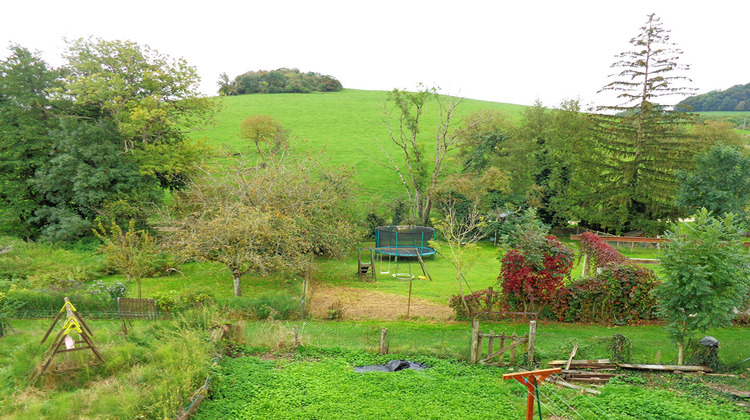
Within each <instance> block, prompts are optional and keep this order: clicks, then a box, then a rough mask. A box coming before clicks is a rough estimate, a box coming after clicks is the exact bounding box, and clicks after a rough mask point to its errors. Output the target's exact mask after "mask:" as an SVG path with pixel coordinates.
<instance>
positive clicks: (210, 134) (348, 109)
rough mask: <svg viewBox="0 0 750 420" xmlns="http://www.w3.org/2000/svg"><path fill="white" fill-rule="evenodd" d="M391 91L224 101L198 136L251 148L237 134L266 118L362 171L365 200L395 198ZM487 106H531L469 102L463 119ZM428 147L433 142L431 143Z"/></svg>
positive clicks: (301, 142) (300, 144)
mask: <svg viewBox="0 0 750 420" xmlns="http://www.w3.org/2000/svg"><path fill="white" fill-rule="evenodd" d="M385 98H386V92H383V91H366V90H352V89H345V90H343V91H340V92H329V93H310V94H294V93H288V94H267V95H261V94H256V95H241V96H229V97H222V98H220V99H219V100H220V101H222V102H223V104H224V106H225V108H224V110H223V111H222V112H221V113H220V114H219V115H218V117H217V118H216V121H215V124H214V125H213V126H212V127H211V128H209V129H208V130H206V131H202V132H200V133H197V134H195V136H194V137H195V138H198V139H206V140H207V141H208V142H209V144H212V145H214V146H217V147H218V146H225V147H230V148H233V149H236V150H248V151H249V152H252V150H253V149H250V148H248V147H249V146H251V144H250V143H249V142H248V141H246V140H242V139H240V138H239V137H238V136H237V134H238V132H239V129H240V123H241V122H242V120H243V119H244V118H246V117H249V116H251V115H256V114H266V115H270V116H271V117H273V118H275V119H276V120H278V121H279V122H281V123H282V124H283V125H284V127H286V128H288V129H290V130H291V137H292V140H291V143H292V145H293V148H294V149H295V150H296V151H298V152H305V151H309V152H312V153H316V154H317V153H320V152H323V153H324V154H323V156H324V157H325V158H327V159H329V160H330V162H331V164H334V165H349V166H351V167H353V168H354V169H356V171H357V173H358V176H357V180H358V181H359V183H360V185H361V187H362V188H363V192H364V194H363V198H366V199H368V200H369V199H376V200H377V197H380V196H384V197H386V198H391V197H393V196H395V195H397V194H400V193H401V192H402V190H401V186H400V185H399V184H398V178H397V177H396V174H395V173H394V172H393V171H390V170H388V169H386V168H384V167H382V166H380V165H379V164H378V163H377V161H378V160H381V161H384V162H385V161H386V158H385V155H384V154H383V152H382V151H381V150H380V148H379V146H378V141H379V142H380V144H382V146H383V147H384V148H385V149H386V150H388V151H389V152H393V153H394V157H400V156H398V155H397V154H396V147H395V145H393V143H392V142H391V140H390V139H389V136H388V130H387V129H386V126H385V124H384V118H385V112H384V110H383V103H384V101H385ZM486 108H493V109H500V110H504V111H507V112H508V113H509V114H511V115H518V114H519V113H520V112H521V111H522V110H523V109H525V108H526V106H523V105H512V104H503V103H497V102H486V101H477V100H470V99H466V100H464V101H463V103H462V104H461V105H460V106H459V107H458V108H457V111H458V112H457V113H458V115H459V116H463V115H467V114H470V113H472V112H474V111H477V110H480V109H486ZM437 118H438V117H437V115H436V108H435V107H434V106H433V107H431V108H428V109H427V112H426V114H425V115H424V118H423V127H424V128H423V132H422V135H423V138H424V140H425V142H430V141H431V139H432V137H433V136H434V133H435V130H434V128H435V127H436V126H437V123H438V119H437ZM427 144H428V145H429V144H430V143H427Z"/></svg>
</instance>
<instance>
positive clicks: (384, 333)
mask: <svg viewBox="0 0 750 420" xmlns="http://www.w3.org/2000/svg"><path fill="white" fill-rule="evenodd" d="M387 337H388V328H383V329H382V330H380V354H388V344H387V340H386V338H387Z"/></svg>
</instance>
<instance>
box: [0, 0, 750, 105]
mask: <svg viewBox="0 0 750 420" xmlns="http://www.w3.org/2000/svg"><path fill="white" fill-rule="evenodd" d="M3 3H6V4H3V5H2V7H0V47H1V48H0V59H3V58H5V57H7V55H8V49H7V47H8V46H10V45H11V43H15V44H19V45H21V46H22V47H25V48H28V49H30V50H36V51H39V52H40V53H41V57H42V58H43V59H44V60H45V61H47V62H48V63H49V64H51V65H52V66H60V65H62V64H63V62H64V61H63V59H62V57H61V55H62V53H63V52H64V50H65V45H66V44H65V39H71V40H72V39H76V38H80V37H84V38H87V37H94V38H102V39H105V40H130V41H134V42H137V43H139V44H145V45H148V46H150V47H151V48H153V49H156V50H158V51H159V52H161V53H163V54H167V55H169V56H171V57H174V58H178V57H181V58H184V59H185V60H187V62H188V63H189V64H190V65H192V66H194V67H196V69H197V70H198V73H199V74H200V75H201V79H202V82H201V86H200V90H201V91H202V92H204V93H205V94H206V95H209V96H213V95H216V93H217V89H218V87H217V80H218V78H219V74H221V73H227V74H228V75H229V76H230V77H231V78H234V77H235V76H237V75H239V74H242V73H245V72H247V71H251V70H274V69H277V68H281V67H288V68H298V69H300V70H301V71H304V72H308V71H314V72H318V73H322V74H328V75H331V76H333V77H335V78H337V79H338V80H339V81H341V83H342V84H343V85H344V87H345V88H351V89H365V90H391V89H394V88H399V89H408V90H413V89H414V88H415V87H416V86H417V84H418V83H423V84H425V85H427V86H436V87H439V88H440V89H441V91H442V92H443V93H446V94H451V95H456V96H461V97H465V98H470V99H481V100H488V101H495V102H507V103H515V104H522V105H532V104H533V103H534V102H535V101H537V100H539V101H541V102H542V103H543V104H545V105H548V106H556V105H558V104H559V103H560V102H561V101H563V100H566V99H580V100H581V102H582V103H583V104H584V105H585V104H597V105H603V104H607V105H614V104H615V103H613V102H612V100H613V99H612V98H607V97H606V96H604V94H597V91H598V90H600V89H601V88H602V87H603V86H604V85H606V84H607V83H608V82H609V81H611V79H609V78H608V76H609V75H610V74H611V73H613V69H611V68H610V65H611V64H612V63H613V62H614V61H615V56H616V55H617V54H618V53H620V52H623V51H627V50H629V49H630V44H629V41H630V39H631V38H633V37H634V36H636V35H637V34H638V33H639V29H640V28H641V27H642V26H643V25H644V24H645V22H646V20H647V16H648V15H649V14H650V13H655V14H656V16H657V17H659V18H661V21H662V24H663V27H664V28H665V29H668V30H670V31H671V33H670V36H671V41H672V42H674V43H676V44H677V47H678V48H680V49H681V50H682V51H683V55H682V57H681V59H680V60H681V61H682V63H684V64H688V65H690V67H691V68H690V70H689V72H688V73H687V76H688V77H690V79H692V83H691V84H690V86H691V87H693V88H695V89H697V90H696V93H705V92H709V91H711V90H723V89H727V88H729V87H731V86H733V85H737V84H746V83H750V71H748V67H750V53H748V49H747V47H748V35H749V34H750V32H748V27H747V19H748V16H749V15H750V1H748V0H725V1H722V0H716V1H713V2H692V1H685V0H681V1H673V0H648V1H642V0H631V1H617V2H615V1H608V0H598V1H576V0H567V1H560V0H557V1H547V0H543V1H542V0H539V1H535V0H528V1H513V2H510V1H505V0H493V1H479V0H461V1H458V0H453V1H442V0H432V1H421V0H420V1H416V0H414V1H412V0H400V1H399V0H379V1H376V2H375V1H367V0H359V1H356V0H347V1H334V0H318V1H311V0H307V1H299V0H284V1H275V0H267V1H262V2H261V1H258V0H250V1H243V2H240V1H226V0H213V1H201V2H197V1H194V0H180V1H172V0H150V1H144V0H129V1H125V2H112V1H106V0H105V1H102V0H96V1H93V0H67V1H65V0H56V1H48V0H31V1H12V2H11V1H9V0H6V1H5V2H3ZM8 3H9V4H8ZM677 100H679V99H677Z"/></svg>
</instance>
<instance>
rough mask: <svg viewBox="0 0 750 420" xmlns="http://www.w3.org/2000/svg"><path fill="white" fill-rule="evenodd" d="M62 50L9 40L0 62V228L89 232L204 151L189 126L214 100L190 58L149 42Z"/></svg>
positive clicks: (148, 197) (139, 202) (205, 117)
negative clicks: (44, 54)
mask: <svg viewBox="0 0 750 420" xmlns="http://www.w3.org/2000/svg"><path fill="white" fill-rule="evenodd" d="M64 58H65V59H66V63H65V64H64V65H63V66H62V67H60V68H59V69H51V68H50V67H49V66H48V65H47V64H46V63H45V62H44V61H42V60H41V59H39V58H38V57H37V55H36V54H34V53H31V52H29V51H28V50H26V49H24V48H22V47H19V46H13V47H11V55H10V56H9V58H8V59H6V60H5V61H3V62H1V63H0V108H1V110H2V112H0V133H2V134H3V137H4V139H8V140H10V141H3V142H2V145H0V157H1V158H0V165H1V166H2V168H3V169H4V170H3V171H2V174H0V203H2V204H3V206H0V229H2V230H3V231H6V232H13V233H16V234H20V235H21V236H23V237H25V238H37V237H40V236H43V237H47V238H49V239H55V240H64V239H74V238H76V237H79V236H81V235H89V234H90V233H91V229H92V227H93V224H92V222H93V220H94V219H95V218H96V217H99V216H101V215H102V214H103V213H104V212H105V211H109V212H110V213H112V212H114V213H117V212H118V211H122V210H125V211H126V212H127V213H129V214H127V217H119V216H118V215H117V214H111V215H110V216H112V217H113V218H114V219H122V220H118V222H123V221H127V220H128V219H129V218H131V216H133V214H132V213H133V209H134V208H135V207H141V210H140V211H137V212H138V213H143V208H142V207H143V206H145V205H147V204H148V203H155V202H156V201H158V200H159V199H160V198H161V197H162V196H163V193H164V191H163V189H164V188H171V189H179V188H181V187H182V186H183V185H185V183H186V181H187V179H188V178H189V177H190V176H191V175H192V174H193V173H194V171H195V170H196V169H197V165H196V163H197V162H199V161H201V160H202V159H205V157H206V156H207V153H206V148H205V146H202V145H201V144H199V143H194V142H192V141H190V140H189V139H188V137H187V133H188V132H190V131H192V130H196V129H199V128H200V127H202V126H203V125H205V124H206V123H207V122H208V121H210V119H211V117H212V116H213V115H214V113H215V112H216V111H217V109H218V108H217V106H216V104H215V102H214V101H213V100H211V99H208V98H205V97H202V96H201V95H200V94H199V93H198V77H197V72H196V70H195V69H194V68H193V67H191V66H189V65H188V64H187V63H186V62H185V61H184V60H172V59H170V58H169V57H168V56H165V55H162V54H160V53H158V52H157V51H154V50H151V49H150V48H149V47H147V46H141V45H138V44H135V43H132V42H129V41H105V40H101V39H77V40H74V41H70V42H69V43H68V49H67V51H66V53H65V55H64ZM114 203H118V204H117V205H114ZM120 216H122V214H121V215H120ZM139 218H140V219H145V216H144V215H143V214H141V215H140V216H139Z"/></svg>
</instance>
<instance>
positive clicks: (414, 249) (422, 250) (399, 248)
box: [375, 225, 435, 257]
mask: <svg viewBox="0 0 750 420" xmlns="http://www.w3.org/2000/svg"><path fill="white" fill-rule="evenodd" d="M434 237H435V229H433V228H430V227H425V226H395V225H394V226H379V227H377V228H376V229H375V252H377V253H378V254H382V255H391V256H395V257H416V256H417V255H419V256H420V257H424V256H428V255H435V248H432V247H431V246H430V245H429V242H430V241H431V240H433V238H434Z"/></svg>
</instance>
